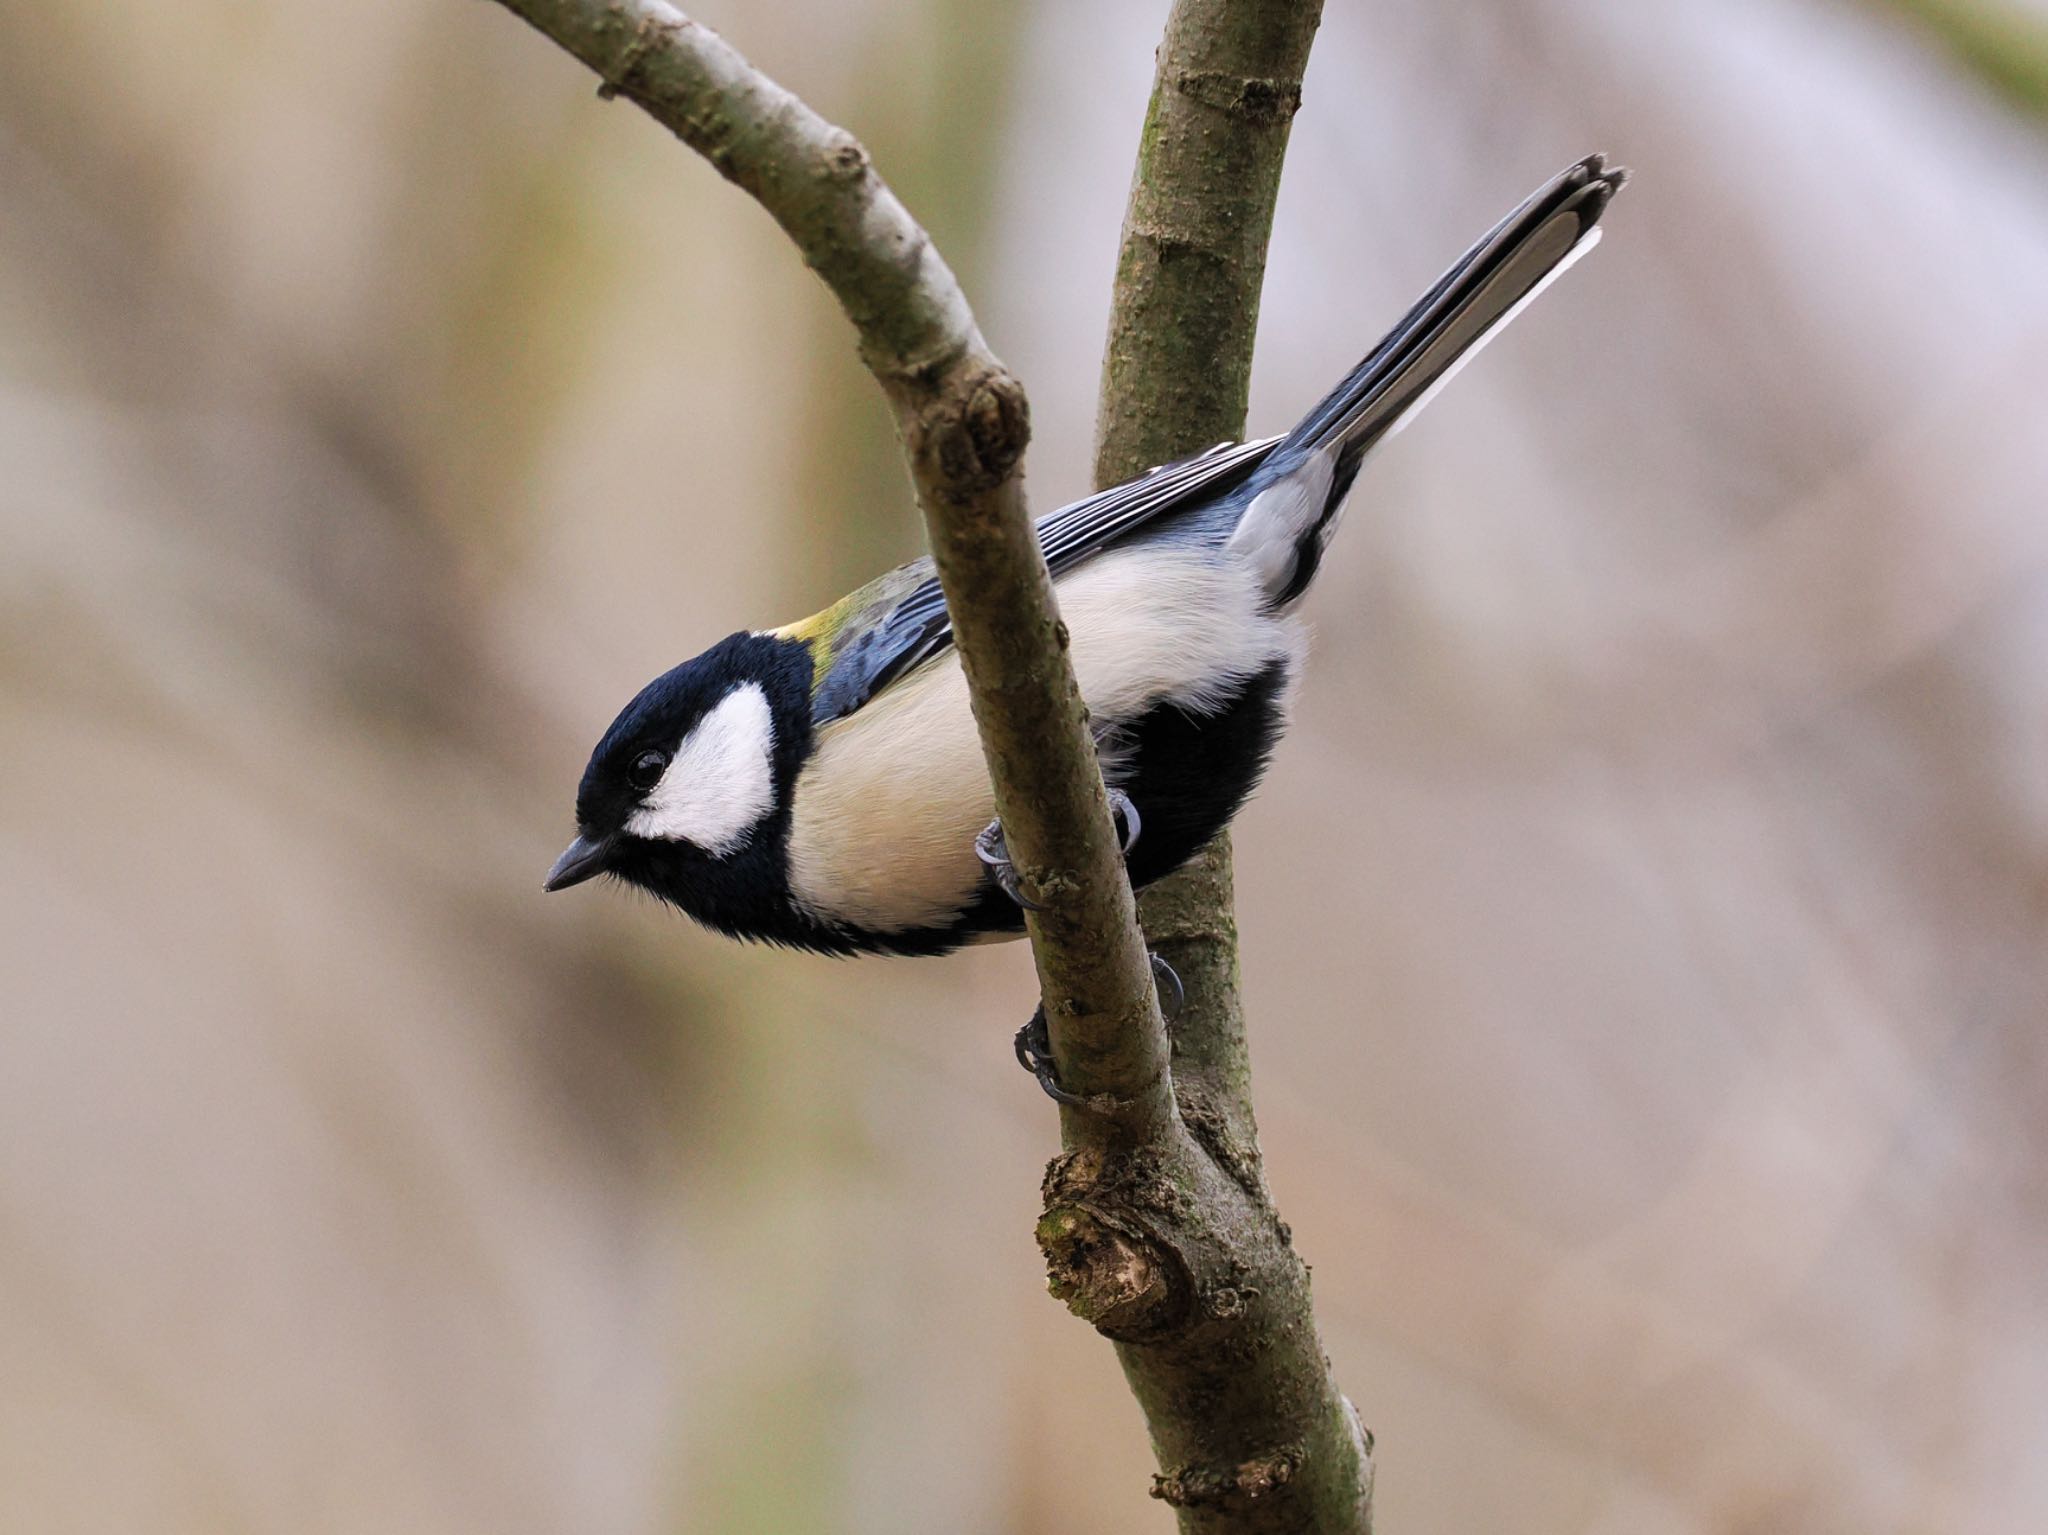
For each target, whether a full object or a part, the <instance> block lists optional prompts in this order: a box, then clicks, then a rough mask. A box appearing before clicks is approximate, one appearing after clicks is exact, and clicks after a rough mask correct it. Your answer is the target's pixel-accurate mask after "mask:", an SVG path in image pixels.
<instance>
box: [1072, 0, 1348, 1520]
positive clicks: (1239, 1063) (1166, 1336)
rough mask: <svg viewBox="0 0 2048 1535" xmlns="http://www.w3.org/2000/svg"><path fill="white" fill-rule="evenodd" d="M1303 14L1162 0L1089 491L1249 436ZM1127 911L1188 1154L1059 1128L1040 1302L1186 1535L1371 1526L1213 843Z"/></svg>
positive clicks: (1302, 57)
mask: <svg viewBox="0 0 2048 1535" xmlns="http://www.w3.org/2000/svg"><path fill="white" fill-rule="evenodd" d="M1320 18H1321V4H1320V0H1176V4H1175V5H1174V7H1173V10H1172V13H1171V15H1170V16H1169V18H1168V20H1167V24H1166V35H1165V38H1164V41H1163V42H1162V43H1161V45H1160V49H1159V54H1158V66H1157V76H1156V79H1155V82H1154V86H1153V92H1152V101H1151V106H1150V109H1149V111H1148V112H1147V114H1146V118H1145V127H1144V133H1143V138H1142V140H1141V142H1140V144H1139V147H1138V162H1137V172H1136V176H1135V178H1134V180H1133V183H1132V188H1131V198H1130V205H1129V210H1128V212H1127V214H1126V216H1125V221H1124V232H1123V244H1122V249H1121V252H1120V254H1119V257H1118V261H1117V278H1116V293H1115V302H1114V305H1113V309H1112V313H1111V318H1110V327H1109V341H1108V346H1107V349H1106V351H1105V355H1104V359H1103V378H1102V402H1101V409H1100V414H1099V416H1098V420H1097V435H1096V456H1095V478H1096V483H1097V484H1098V485H1113V484H1117V483H1120V482H1122V481H1124V480H1127V479H1129V478H1131V477H1132V476H1133V475H1135V474H1139V473H1142V472H1143V471H1144V469H1145V468H1146V467H1147V466H1148V465H1151V464H1156V463H1163V462H1166V461H1167V460H1169V459H1172V458H1176V457H1179V456H1181V455H1184V454H1187V453H1190V452H1195V451H1198V450H1200V449H1202V448H1205V447H1207V446H1209V445H1210V444H1212V443H1216V442H1220V441H1226V440H1231V439H1235V438H1239V437H1242V436H1243V435H1244V423H1245V405H1246V399H1247V396H1248V394H1249V389H1250V380H1251V357H1252V339H1253V335H1254V333H1255V331H1256V329H1257V323H1258V305H1259V289H1260V286H1261V283H1262V281H1263V279H1264V275H1265V260H1266V244H1267V239H1268V236H1269V234H1270V232H1271V229H1272V219H1273V207H1274V202H1275V200H1276V198H1277V196H1278V193H1279V185H1280V169H1281V163H1282V160H1283V158H1284V156H1285V153H1286V148H1287V133H1288V128H1289V125H1290V123H1291V120H1292V117H1293V114H1294V111H1295V109H1296V107H1298V106H1299V104H1300V100H1301V79H1302V73H1303V70H1304V69H1305V67H1306V65H1307V63H1308V54H1309V47H1310V44H1311V43H1312V42H1313V40H1314V37H1315V31H1316V26H1317V24H1318V22H1319V20H1320ZM1142 910H1143V914H1144V918H1145V928H1146V931H1147V933H1148V934H1149V935H1150V937H1151V939H1152V941H1153V943H1154V945H1155V946H1156V947H1157V948H1158V949H1159V951H1160V952H1161V954H1162V955H1164V957H1165V958H1167V959H1168V960H1169V961H1170V962H1171V963H1172V964H1173V965H1174V967H1175V968H1176V969H1177V970H1178V971H1179V973H1180V976H1181V979H1182V982H1183V984H1184V985H1185V987H1186V991H1187V999H1186V1002H1185V1004H1184V1006H1183V1009H1182V1011H1181V1014H1180V1016H1179V1017H1178V1018H1177V1019H1176V1020H1175V1025H1174V1037H1173V1058H1172V1074H1173V1079H1174V1090H1175V1095H1176V1101H1177V1103H1178V1107H1179V1114H1180V1119H1181V1121H1182V1123H1183V1124H1184V1125H1185V1126H1186V1127H1187V1129H1188V1130H1189V1131H1191V1132H1192V1141H1193V1148H1194V1155H1193V1157H1192V1159H1191V1160H1190V1159H1187V1158H1181V1157H1177V1158H1174V1159H1172V1160H1171V1161H1169V1162H1167V1163H1166V1165H1165V1166H1164V1167H1163V1169H1162V1170H1161V1174H1160V1175H1159V1176H1157V1177H1152V1176H1151V1175H1150V1174H1149V1172H1148V1171H1138V1172H1136V1173H1135V1174H1134V1168H1135V1169H1140V1170H1144V1169H1147V1168H1148V1163H1147V1161H1146V1159H1142V1158H1128V1159H1121V1160H1120V1159H1118V1158H1115V1157H1114V1156H1106V1155H1105V1154H1104V1151H1103V1148H1102V1146H1101V1144H1100V1140H1099V1137H1097V1136H1095V1135H1093V1134H1091V1131H1090V1127H1089V1126H1088V1124H1087V1123H1086V1122H1085V1121H1083V1120H1080V1119H1078V1118H1077V1117H1075V1116H1072V1115H1070V1116H1067V1118H1066V1120H1065V1124H1066V1129H1067V1144H1068V1147H1069V1152H1068V1155H1067V1157H1066V1158H1064V1159H1063V1161H1062V1162H1061V1163H1056V1164H1055V1165H1054V1168H1053V1170H1052V1171H1051V1173H1049V1174H1048V1177H1047V1184H1046V1200H1047V1210H1046V1216H1045V1219H1044V1221H1043V1222H1042V1223H1041V1234H1042V1235H1044V1236H1047V1237H1049V1238H1050V1240H1048V1241H1047V1242H1046V1244H1045V1245H1046V1252H1047V1258H1048V1261H1049V1263H1050V1265H1051V1267H1052V1269H1053V1273H1054V1276H1055V1284H1056V1287H1059V1286H1060V1285H1061V1281H1062V1276H1063V1273H1065V1275H1066V1277H1065V1288H1066V1290H1067V1291H1068V1295H1069V1303H1070V1304H1072V1305H1074V1306H1075V1309H1076V1310H1077V1311H1079V1312H1081V1314H1082V1315H1084V1316H1090V1317H1091V1318H1092V1319H1093V1320H1095V1321H1096V1323H1097V1325H1098V1326H1100V1327H1102V1328H1103V1330H1104V1331H1105V1332H1107V1333H1109V1335H1110V1336H1111V1337H1112V1338H1116V1339H1118V1340H1119V1341H1118V1350H1119V1353H1120V1354H1121V1356H1122V1359H1123V1365H1124V1372H1125V1374H1126V1376H1127V1377H1128V1378H1129V1380H1130V1382H1131V1387H1132V1390H1133V1392H1134V1393H1135V1394H1136V1396H1137V1397H1138V1400H1139V1402H1140V1404H1141V1405H1142V1406H1143V1408H1144V1410H1145V1415H1146V1419H1147V1421H1148V1423H1149V1424H1150V1426H1151V1430H1152V1439H1153V1444H1154V1447H1155V1449H1156V1451H1157V1453H1158V1455H1159V1459H1160V1463H1161V1466H1162V1467H1163V1468H1164V1470H1163V1474H1162V1475H1161V1476H1160V1478H1159V1480H1158V1484H1157V1486H1156V1487H1155V1491H1156V1492H1157V1493H1158V1495H1159V1496H1161V1497H1162V1498H1164V1499H1166V1500H1167V1501H1168V1502H1170V1503H1172V1504H1174V1505H1175V1506H1176V1507H1177V1508H1178V1509H1179V1511H1180V1518H1181V1527H1182V1529H1183V1530H1187V1531H1203V1532H1223V1531H1231V1532H1246V1531H1268V1530H1270V1531H1282V1530H1288V1531H1345V1532H1364V1531H1369V1530H1370V1528H1371V1519H1372V1507H1371V1499H1372V1460H1371V1443H1370V1436H1368V1435H1367V1434H1366V1433H1365V1432H1364V1430H1363V1428H1362V1427H1361V1426H1360V1425H1359V1423H1358V1421H1357V1418H1356V1415H1355V1414H1354V1413H1353V1412H1352V1411H1351V1407H1350V1404H1349V1403H1348V1402H1346V1401H1345V1400H1344V1398H1343V1397H1342V1395H1341V1394H1340V1393H1339V1392H1338V1390H1337V1386H1336V1383H1335V1380H1334V1379H1333V1377H1332V1375H1331V1372H1330V1367H1329V1361H1328V1360H1327V1358H1326V1357H1325V1356H1324V1353H1323V1349H1322V1344H1321V1341H1320V1339H1319V1338H1318V1336H1317V1333H1316V1327H1315V1319H1314V1315H1313V1312H1312V1310H1311V1308H1310V1302H1309V1288H1308V1273H1307V1270H1306V1268H1305V1267H1304V1266H1303V1264H1302V1262H1301V1260H1300V1258H1299V1257H1297V1256H1296V1254H1295V1252H1294V1250H1293V1247H1292V1245H1291V1243H1290V1239H1289V1234H1288V1230H1287V1227H1286V1224H1285V1223H1284V1222H1283V1221H1282V1220H1281V1219H1280V1216H1279V1213H1278V1211H1277V1210H1276V1209H1275V1208H1274V1205H1273V1201H1272V1197H1271V1194H1270V1193H1269V1192H1268V1190H1267V1187H1266V1182H1265V1175H1264V1171H1263V1168H1262V1165H1261V1161H1260V1156H1259V1148H1258V1130H1257V1124H1256V1121H1255V1119H1254V1117H1253V1112H1252V1098H1251V1063H1250V1056H1249V1053H1248V1051H1247V1048H1246V1044H1245V1026H1244V1013H1243V1007H1242V1003H1241V1000H1240V997H1239V991H1238V959H1237V927H1236V922H1235V919H1234V917H1233V914H1232V890H1231V863H1230V844H1229V839H1228V837H1227V836H1226V837H1219V838H1218V839H1217V840H1216V842H1215V843H1214V844H1212V845H1211V846H1210V847H1209V848H1207V849H1206V850H1204V852H1203V853H1202V854H1201V855H1200V856H1199V857H1198V858H1197V859H1196V860H1195V861H1194V862H1193V863H1192V864H1191V865H1190V866H1189V867H1188V868H1186V869H1184V870H1182V871H1181V872H1180V873H1179V874H1177V875H1174V876H1173V877H1171V878H1169V879H1166V880H1162V881H1161V882H1160V883H1158V884H1156V885H1154V886H1153V887H1152V888H1151V889H1149V890H1148V891H1147V892H1146V894H1145V898H1144V901H1143V904H1142ZM1155 1160H1156V1159H1155ZM1175 1196H1178V1202H1175ZM1188 1196H1192V1198H1191V1199H1190V1198H1189V1197H1188ZM1069 1232H1075V1233H1077V1234H1078V1235H1075V1236H1069V1235H1068V1233H1069ZM1105 1252H1107V1253H1111V1254H1114V1255H1116V1256H1117V1257H1118V1258H1119V1259H1120V1258H1121V1257H1122V1255H1123V1254H1124V1253H1125V1252H1136V1253H1139V1254H1142V1255H1144V1256H1145V1257H1146V1258H1148V1259H1149V1264H1148V1265H1132V1264H1130V1263H1128V1262H1121V1261H1118V1262H1111V1261H1107V1260H1106V1259H1105V1257H1104V1253H1105ZM1150 1271H1158V1272H1161V1273H1163V1274H1165V1275H1166V1276H1168V1282H1166V1283H1165V1284H1163V1285H1156V1286H1154V1289H1155V1291H1161V1292H1163V1293H1164V1294H1165V1295H1167V1296H1169V1297H1173V1301H1172V1304H1168V1303H1166V1302H1161V1303H1160V1304H1158V1305H1156V1306H1155V1307H1153V1308H1152V1311H1151V1313H1150V1314H1149V1316H1148V1322H1149V1324H1150V1325H1149V1328H1148V1329H1147V1330H1134V1329H1132V1328H1131V1327H1130V1326H1129V1325H1128V1314H1129V1312H1130V1311H1131V1309H1132V1306H1131V1303H1130V1302H1129V1301H1127V1300H1125V1299H1124V1298H1123V1291H1125V1290H1127V1289H1128V1288H1130V1281H1129V1280H1128V1279H1127V1278H1126V1277H1125V1276H1126V1275H1128V1274H1130V1273H1132V1272H1138V1273H1141V1274H1142V1273H1148V1272H1150Z"/></svg>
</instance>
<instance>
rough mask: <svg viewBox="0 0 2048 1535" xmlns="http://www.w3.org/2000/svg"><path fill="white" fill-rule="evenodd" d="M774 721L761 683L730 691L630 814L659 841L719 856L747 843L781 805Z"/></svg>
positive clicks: (631, 822) (636, 827)
mask: <svg viewBox="0 0 2048 1535" xmlns="http://www.w3.org/2000/svg"><path fill="white" fill-rule="evenodd" d="M774 758H775V720H774V716H773V714H772V713H771V712H770V711H769V708H768V695H767V694H766V693H764V692H762V691H761V686H760V684H759V683H755V682H743V683H741V684H740V685H739V686H738V687H736V688H734V689H733V690H732V691H731V692H730V693H728V694H726V695H725V697H724V698H723V699H721V700H720V701H719V703H718V706H717V707H716V708H714V709H713V710H712V711H711V712H710V713H709V714H706V715H705V716H704V717H703V718H702V719H700V720H699V721H697V725H696V728H695V729H693V730H692V731H691V732H690V734H689V735H688V737H686V738H685V739H684V741H683V744H682V748H681V750H679V751H678V752H677V753H676V755H675V760H673V761H672V762H670V763H669V765H668V771H667V772H666V773H663V774H662V775H661V782H660V783H658V784H656V785H655V786H654V788H653V789H652V790H650V791H649V792H648V794H647V797H646V798H645V799H643V800H642V801H641V802H640V808H639V809H638V810H635V811H634V812H633V813H632V815H630V816H629V817H627V819H626V830H627V831H629V832H630V833H632V834H633V835H634V836H636V837H646V838H648V839H649V840H650V841H656V842H690V843H694V844H695V845H696V846H698V847H700V848H702V849H703V850H704V851H705V852H707V853H709V854H710V855H711V856H712V857H713V858H723V857H724V856H725V855H726V854H728V853H733V852H737V851H738V850H739V849H740V848H742V847H744V846H745V845H746V841H747V838H748V837H749V836H750V835H751V834H752V833H753V830H754V828H755V827H756V826H757V825H759V824H760V822H761V821H762V820H763V819H764V818H765V817H766V816H767V815H768V813H769V812H770V811H771V810H773V809H774V808H775V764H774Z"/></svg>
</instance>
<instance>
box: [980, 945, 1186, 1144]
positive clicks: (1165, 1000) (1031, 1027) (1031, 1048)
mask: <svg viewBox="0 0 2048 1535" xmlns="http://www.w3.org/2000/svg"><path fill="white" fill-rule="evenodd" d="M1146 957H1147V958H1148V959H1150V960H1151V961H1152V986H1153V989H1154V990H1155V991H1156V992H1157V993H1158V994H1159V1012H1160V1015H1161V1016H1162V1017H1163V1018H1165V1019H1166V1021H1167V1022H1168V1023H1171V1022H1173V1020H1174V1019H1175V1018H1177V1017H1178V1016H1180V1010H1181V1004H1182V1003H1184V1002H1185V1001H1186V1000H1187V992H1186V990H1185V989H1184V988H1183V987H1182V986H1181V983H1180V977H1179V976H1178V975H1176V974H1175V973H1174V969H1173V966H1171V965H1169V964H1168V963H1167V962H1166V961H1165V960H1163V959H1161V958H1160V957H1159V956H1158V955H1157V954H1148V955H1147V956H1146ZM1017 1064H1018V1065H1019V1066H1022V1067H1023V1068H1024V1069H1025V1070H1026V1071H1028V1072H1030V1073H1031V1074H1032V1075H1033V1076H1034V1077H1036V1078H1038V1085H1039V1086H1040V1087H1041V1088H1043V1089H1044V1090H1045V1096H1046V1097H1048V1098H1050V1099H1052V1101H1053V1102H1054V1103H1067V1104H1073V1105H1074V1106H1076V1107H1080V1108H1085V1107H1086V1106H1087V1104H1088V1100H1087V1099H1086V1098H1083V1097H1082V1096H1081V1095H1080V1094H1079V1093H1070V1092H1068V1091H1067V1090H1066V1089H1065V1088H1064V1087H1062V1086H1060V1072H1059V1067H1058V1066H1056V1065H1054V1064H1053V1058H1052V1031H1051V1030H1050V1029H1049V1028H1047V1027H1046V1022H1045V1004H1044V1003H1043V1002H1041V1003H1039V1004H1038V1006H1037V1007H1036V1008H1035V1009H1034V1010H1033V1011H1032V1014H1031V1021H1030V1022H1029V1023H1027V1024H1025V1025H1024V1027H1023V1028H1021V1029H1019V1030H1018V1031H1017Z"/></svg>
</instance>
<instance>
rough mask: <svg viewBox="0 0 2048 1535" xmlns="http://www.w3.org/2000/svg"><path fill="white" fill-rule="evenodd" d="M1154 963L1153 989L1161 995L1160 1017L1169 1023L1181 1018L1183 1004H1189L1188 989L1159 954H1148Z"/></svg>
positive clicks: (1147, 956) (1148, 957)
mask: <svg viewBox="0 0 2048 1535" xmlns="http://www.w3.org/2000/svg"><path fill="white" fill-rule="evenodd" d="M1145 957H1146V958H1147V959H1149V960H1151V961H1152V989H1153V990H1154V991H1156V992H1158V993H1159V1016H1160V1017H1162V1018H1164V1019H1165V1020H1166V1021H1167V1022H1168V1023H1171V1022H1173V1020H1174V1019H1176V1018H1178V1017H1179V1016H1180V1010H1181V1007H1182V1006H1183V1004H1185V1003H1186V1002H1187V999H1188V993H1187V988H1186V987H1185V986H1183V985H1181V983H1180V975H1179V973H1178V972H1177V971H1176V970H1175V969H1174V968H1173V966H1171V965H1169V964H1168V963H1167V962H1166V961H1165V960H1163V959H1161V958H1160V957H1159V956H1158V955H1157V954H1153V953H1149V952H1148V953H1147V954H1146V956H1145Z"/></svg>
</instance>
